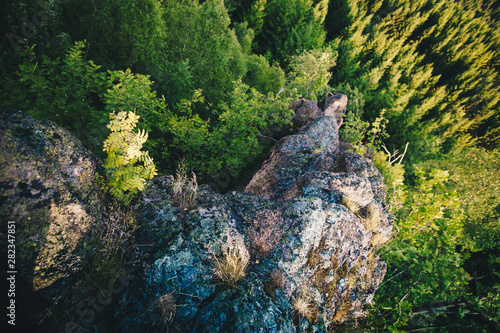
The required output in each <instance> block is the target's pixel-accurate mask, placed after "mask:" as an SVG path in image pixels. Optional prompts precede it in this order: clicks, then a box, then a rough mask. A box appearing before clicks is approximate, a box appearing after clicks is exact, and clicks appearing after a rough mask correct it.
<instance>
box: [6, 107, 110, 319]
mask: <svg viewBox="0 0 500 333" xmlns="http://www.w3.org/2000/svg"><path fill="white" fill-rule="evenodd" d="M0 145H1V147H2V152H1V154H0V172H1V183H0V198H1V203H0V216H1V217H2V218H1V223H2V227H5V228H6V224H7V221H9V220H10V221H15V245H16V263H15V265H16V266H15V269H16V270H17V272H18V274H17V283H18V291H19V294H18V296H17V297H16V298H17V299H18V300H23V299H25V298H26V297H28V296H27V295H30V296H29V297H42V299H43V300H45V301H47V300H53V299H54V298H55V297H57V296H58V294H60V292H61V290H62V288H63V287H64V285H66V284H67V283H68V278H69V277H71V276H73V274H74V273H75V272H76V271H78V270H80V268H81V267H82V265H84V264H85V263H86V261H87V260H88V259H89V258H90V257H91V256H92V251H93V249H94V248H95V246H94V245H93V239H92V237H91V236H90V230H91V229H92V227H93V225H94V224H95V222H96V219H97V218H98V217H99V216H100V213H101V211H102V203H101V192H100V190H99V187H98V186H97V184H96V182H95V180H94V179H95V177H96V174H97V173H96V172H97V171H96V170H97V168H98V165H99V162H98V160H97V158H96V157H95V156H94V155H93V154H92V153H90V152H89V151H87V150H86V149H85V148H84V147H83V146H82V144H81V143H80V141H79V140H78V139H77V138H76V137H75V136H74V135H73V134H71V133H69V132H68V131H66V130H64V129H62V128H60V127H59V126H57V125H56V124H54V123H52V122H50V121H46V120H38V119H35V118H33V117H31V116H29V115H27V114H25V113H22V112H20V111H17V112H16V111H12V110H9V109H6V108H0ZM3 230H6V229H3ZM6 240H7V239H5V240H3V241H2V248H4V249H6V248H7V246H6V245H5V242H6ZM21 285H23V286H24V287H23V288H21ZM26 302H28V301H26ZM29 306H30V309H31V310H30V312H32V313H33V312H34V306H33V304H30V305H29ZM21 315H22V314H20V316H21Z"/></svg>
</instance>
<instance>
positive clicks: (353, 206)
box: [342, 197, 361, 215]
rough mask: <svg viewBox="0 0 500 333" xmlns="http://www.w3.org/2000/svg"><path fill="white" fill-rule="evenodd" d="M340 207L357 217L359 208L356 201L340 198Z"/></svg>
mask: <svg viewBox="0 0 500 333" xmlns="http://www.w3.org/2000/svg"><path fill="white" fill-rule="evenodd" d="M342 205H343V206H345V207H346V208H347V209H349V210H350V211H351V212H353V213H354V214H355V215H359V210H360V209H361V206H360V205H359V204H358V203H357V202H356V201H353V200H351V199H349V198H347V197H342Z"/></svg>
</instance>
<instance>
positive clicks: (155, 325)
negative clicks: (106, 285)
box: [115, 116, 392, 332]
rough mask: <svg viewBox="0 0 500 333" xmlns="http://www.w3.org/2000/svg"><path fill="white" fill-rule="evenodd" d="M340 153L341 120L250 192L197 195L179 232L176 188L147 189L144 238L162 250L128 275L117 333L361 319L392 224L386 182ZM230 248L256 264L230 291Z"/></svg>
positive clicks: (279, 151) (280, 149)
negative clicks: (219, 269)
mask: <svg viewBox="0 0 500 333" xmlns="http://www.w3.org/2000/svg"><path fill="white" fill-rule="evenodd" d="M338 148H339V139H338V127H337V122H336V120H335V118H333V117H329V116H325V117H321V118H319V119H317V120H316V121H314V122H312V123H310V124H309V125H307V126H305V127H304V128H303V129H302V131H301V132H300V133H298V134H296V135H292V136H288V137H285V138H283V139H281V140H280V141H279V142H278V144H277V145H276V146H275V147H274V148H273V149H272V151H271V154H270V157H269V159H268V160H267V161H266V162H265V163H264V164H263V166H262V168H261V169H260V170H259V171H258V172H257V173H256V174H255V176H254V178H253V179H252V181H251V182H250V184H249V185H248V186H247V187H246V189H245V192H230V193H226V194H224V195H222V194H217V193H215V192H213V191H212V190H211V189H210V188H209V187H208V186H205V185H202V186H200V188H199V190H198V196H197V199H196V207H195V208H194V209H192V210H191V211H189V212H187V213H186V214H185V221H184V222H183V224H179V221H178V219H177V218H176V217H175V216H176V214H177V211H176V209H177V208H175V207H173V206H172V202H173V201H172V199H171V198H170V196H169V194H168V188H169V187H170V186H171V184H170V183H171V181H172V178H169V177H160V178H158V179H155V180H150V181H149V182H148V185H147V189H146V191H145V196H144V198H143V200H142V201H140V202H139V203H138V206H137V209H138V210H139V211H140V212H143V213H142V214H139V215H138V220H137V222H138V223H139V225H140V227H139V229H138V230H139V232H140V233H141V235H144V236H143V237H144V239H148V238H150V239H154V242H152V243H154V244H161V246H154V247H145V248H144V250H146V251H148V253H149V254H150V257H149V259H148V260H147V261H146V262H145V268H143V266H138V267H137V268H136V270H135V271H134V272H132V274H133V275H134V276H135V278H134V279H133V280H132V283H131V284H130V285H129V287H128V289H127V291H126V292H125V293H124V294H123V296H122V299H121V300H120V302H119V307H118V308H117V311H116V313H115V317H116V319H117V320H116V322H117V323H119V327H117V331H120V332H144V331H147V330H150V331H160V330H165V329H168V330H170V329H172V330H175V331H178V332H198V331H204V332H232V331H234V332H298V331H311V332H328V331H330V330H331V329H332V328H333V326H334V325H336V324H338V323H342V322H343V321H345V320H346V319H347V318H353V317H358V316H361V315H362V314H363V308H364V306H365V305H366V304H368V303H370V302H371V301H372V299H373V295H374V293H375V291H376V289H377V288H378V286H379V284H380V283H381V281H382V279H383V277H384V275H385V272H386V265H385V263H384V262H382V261H381V260H380V259H379V258H378V256H377V255H376V254H375V252H374V245H377V244H380V243H381V242H383V241H386V240H387V238H388V236H389V234H390V232H391V228H392V224H391V221H390V219H389V217H388V215H387V213H386V212H385V207H384V200H385V197H384V194H383V191H382V188H383V179H382V177H381V176H380V173H379V172H378V171H377V169H376V168H375V167H374V166H373V164H372V162H371V161H369V160H368V159H365V158H363V157H361V156H360V155H358V154H356V153H352V152H348V151H339V149H338ZM153 195H155V196H156V200H155V201H153V200H151V199H152V196H153ZM159 227H160V228H166V229H165V233H164V234H163V236H161V229H158V228H159ZM147 235H149V236H147ZM138 237H139V236H138ZM234 239H236V240H239V243H238V242H236V241H234ZM228 244H239V245H238V246H233V247H231V246H230V245H228ZM242 244H245V245H244V246H243V245H242ZM228 248H231V249H233V250H234V251H233V252H232V253H240V254H241V253H243V252H244V250H241V249H242V248H246V249H247V250H248V251H249V254H250V259H249V262H248V267H246V269H245V276H243V277H241V279H239V280H238V281H237V282H235V284H234V285H232V284H228V283H224V281H223V280H221V279H220V278H218V277H217V276H216V274H215V273H214V267H215V263H216V262H217V260H219V261H220V260H223V257H222V256H221V253H222V252H223V251H224V249H226V250H227V249H228ZM237 249H240V250H237ZM242 257H244V256H243V255H239V258H242ZM235 262H239V263H241V262H243V261H242V260H240V261H237V260H236V261H235ZM231 267H235V266H234V265H233V266H231ZM165 295H167V296H165ZM162 299H168V300H170V301H169V302H162V301H161V300H162ZM165 304H166V305H165Z"/></svg>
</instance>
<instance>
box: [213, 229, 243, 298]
mask: <svg viewBox="0 0 500 333" xmlns="http://www.w3.org/2000/svg"><path fill="white" fill-rule="evenodd" d="M226 237H227V240H226V243H225V244H222V248H221V250H222V253H221V254H220V255H216V254H215V253H214V252H213V251H212V250H209V251H210V252H211V254H212V258H213V272H214V274H215V275H216V276H217V277H218V278H219V279H221V280H222V282H223V283H224V284H226V285H227V286H229V287H231V288H233V287H235V285H236V282H238V280H240V279H241V278H242V277H244V276H245V270H246V268H247V266H248V262H249V260H250V254H249V253H248V250H247V248H246V246H245V243H244V242H243V238H242V237H241V236H240V235H231V234H229V233H228V234H227V235H226Z"/></svg>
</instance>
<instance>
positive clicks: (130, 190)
mask: <svg viewBox="0 0 500 333" xmlns="http://www.w3.org/2000/svg"><path fill="white" fill-rule="evenodd" d="M109 118H110V120H111V121H110V123H109V124H108V125H107V127H108V128H109V129H110V130H111V134H110V135H109V136H108V138H107V139H106V140H105V141H104V148H103V151H105V152H107V153H108V157H107V158H106V160H105V164H104V166H105V167H106V170H107V173H108V184H107V189H108V190H109V192H110V193H111V194H112V195H113V196H114V197H115V198H116V199H118V200H121V201H123V202H124V203H125V204H128V203H129V202H130V200H131V199H132V197H133V195H134V194H135V193H137V191H138V190H139V191H142V190H143V189H144V185H145V184H146V180H147V179H151V178H153V177H154V176H155V175H156V168H155V165H154V163H153V159H152V158H151V157H149V154H148V152H143V151H141V148H142V145H143V144H144V142H146V140H147V138H148V135H147V133H146V132H145V131H142V132H141V131H138V132H134V131H133V129H134V128H135V127H136V125H137V121H138V120H139V116H137V115H136V114H135V113H133V112H128V114H127V112H124V111H121V112H119V113H118V114H115V113H114V112H113V113H110V114H109ZM136 163H142V165H140V164H136Z"/></svg>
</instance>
